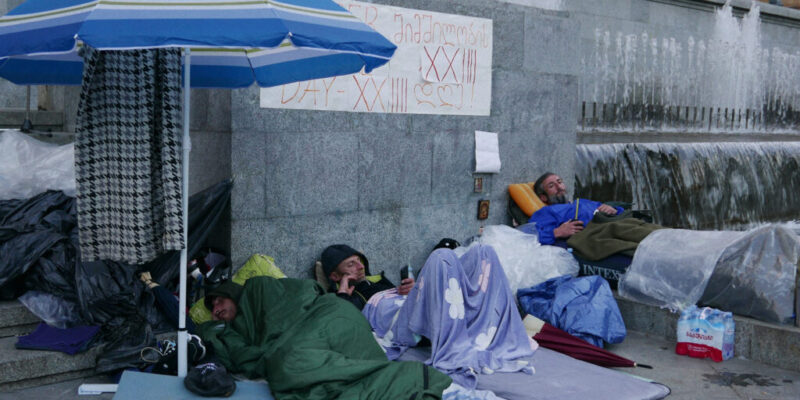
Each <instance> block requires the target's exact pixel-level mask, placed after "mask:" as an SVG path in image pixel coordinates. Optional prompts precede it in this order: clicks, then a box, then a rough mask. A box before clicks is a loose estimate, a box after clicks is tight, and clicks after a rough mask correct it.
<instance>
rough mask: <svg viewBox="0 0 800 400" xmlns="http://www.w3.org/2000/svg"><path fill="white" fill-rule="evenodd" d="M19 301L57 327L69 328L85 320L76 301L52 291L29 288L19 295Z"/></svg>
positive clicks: (48, 323)
mask: <svg viewBox="0 0 800 400" xmlns="http://www.w3.org/2000/svg"><path fill="white" fill-rule="evenodd" d="M19 301H20V303H22V304H23V305H24V306H25V307H26V308H27V309H28V310H29V311H30V312H31V313H33V315H35V316H37V317H39V318H40V319H41V320H42V321H44V322H45V323H46V324H47V325H50V326H55V327H56V328H61V329H67V328H70V327H72V326H74V325H78V324H80V323H81V322H82V321H83V320H82V318H81V315H80V310H79V309H78V305H77V304H76V303H74V302H71V301H69V300H64V299H62V298H61V297H58V296H56V295H52V294H50V293H44V292H39V291H36V290H29V291H27V292H25V294H23V295H22V296H19Z"/></svg>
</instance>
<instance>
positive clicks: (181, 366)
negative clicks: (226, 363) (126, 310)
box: [178, 47, 192, 378]
mask: <svg viewBox="0 0 800 400" xmlns="http://www.w3.org/2000/svg"><path fill="white" fill-rule="evenodd" d="M183 57H184V62H183V65H184V68H183V142H182V147H183V157H182V159H181V160H182V162H181V166H182V167H183V171H182V174H181V176H182V178H181V208H182V209H183V249H182V250H181V265H180V268H179V269H180V271H181V274H180V276H181V278H180V284H179V285H178V287H179V288H180V289H179V298H180V300H179V306H178V377H179V378H183V377H185V376H186V371H187V365H186V364H187V363H186V361H187V360H186V356H187V354H186V353H187V352H186V345H187V343H188V339H189V336H188V334H187V332H186V265H187V261H188V254H187V249H188V248H189V236H188V234H187V232H188V231H189V226H188V225H189V215H188V214H189V153H190V152H191V151H192V142H191V139H190V138H189V115H190V113H191V108H192V107H191V103H190V96H191V95H190V93H191V91H190V88H189V82H190V81H191V78H190V70H191V67H190V66H191V57H192V55H191V50H189V48H188V47H186V48H184V49H183Z"/></svg>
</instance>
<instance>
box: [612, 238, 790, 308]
mask: <svg viewBox="0 0 800 400" xmlns="http://www.w3.org/2000/svg"><path fill="white" fill-rule="evenodd" d="M799 253H800V239H798V236H797V235H796V234H794V233H793V232H792V231H790V230H789V229H786V228H785V227H781V226H779V225H767V226H764V227H761V228H757V229H752V230H749V231H746V232H736V231H691V230H683V229H661V230H658V231H655V232H653V233H651V234H650V235H649V236H647V238H645V239H644V240H643V241H642V242H641V243H639V247H638V248H637V250H636V253H635V255H634V257H633V262H632V263H631V265H630V267H629V268H628V271H627V273H626V274H625V275H624V276H623V278H622V279H621V280H620V283H619V289H618V291H619V294H620V296H622V297H623V298H626V299H630V300H633V301H637V302H641V303H645V304H650V305H654V306H659V307H664V308H669V309H670V310H672V311H678V310H683V309H685V308H687V307H689V306H691V305H694V304H697V303H698V301H701V298H702V301H701V303H702V304H704V305H711V306H713V307H716V308H720V309H722V310H725V311H731V312H733V313H734V314H737V315H746V316H750V317H753V318H756V319H759V320H762V321H767V322H778V323H784V322H787V321H788V320H789V319H791V318H792V314H793V311H792V308H793V300H794V299H793V296H794V287H795V278H796V275H797V261H798V254H799Z"/></svg>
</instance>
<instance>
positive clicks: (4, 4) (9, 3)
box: [0, 0, 37, 110]
mask: <svg viewBox="0 0 800 400" xmlns="http://www.w3.org/2000/svg"><path fill="white" fill-rule="evenodd" d="M22 2H23V0H0V15H5V14H6V13H7V12H9V11H10V10H12V9H14V7H16V6H18V5H19V4H20V3H22ZM26 99H27V96H26V91H25V86H17V85H15V84H13V83H11V82H9V81H7V80H5V79H0V109H3V108H6V109H8V108H14V109H17V108H19V109H24V108H25V100H26ZM36 99H37V92H36V87H33V88H32V89H31V102H30V105H31V110H36Z"/></svg>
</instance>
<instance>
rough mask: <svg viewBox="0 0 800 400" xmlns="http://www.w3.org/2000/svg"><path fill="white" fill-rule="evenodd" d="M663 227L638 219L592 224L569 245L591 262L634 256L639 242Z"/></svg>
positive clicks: (571, 238) (571, 240)
mask: <svg viewBox="0 0 800 400" xmlns="http://www.w3.org/2000/svg"><path fill="white" fill-rule="evenodd" d="M662 228H663V226H661V225H656V224H650V223H647V222H644V221H642V220H640V219H637V218H624V219H620V220H617V221H609V222H604V223H595V222H594V221H592V222H590V223H589V225H587V226H586V228H585V229H584V230H582V231H580V232H578V233H576V234H574V235H572V237H570V238H569V240H567V245H569V246H570V247H572V249H573V250H574V252H575V254H577V255H579V256H581V257H583V258H585V259H587V260H591V261H597V260H602V259H604V258H606V257H609V256H611V255H613V254H617V253H622V254H625V255H629V256H633V253H634V252H635V251H636V247H637V246H639V242H641V241H642V239H644V238H645V237H647V235H649V234H650V233H651V232H653V231H655V230H657V229H662Z"/></svg>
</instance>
